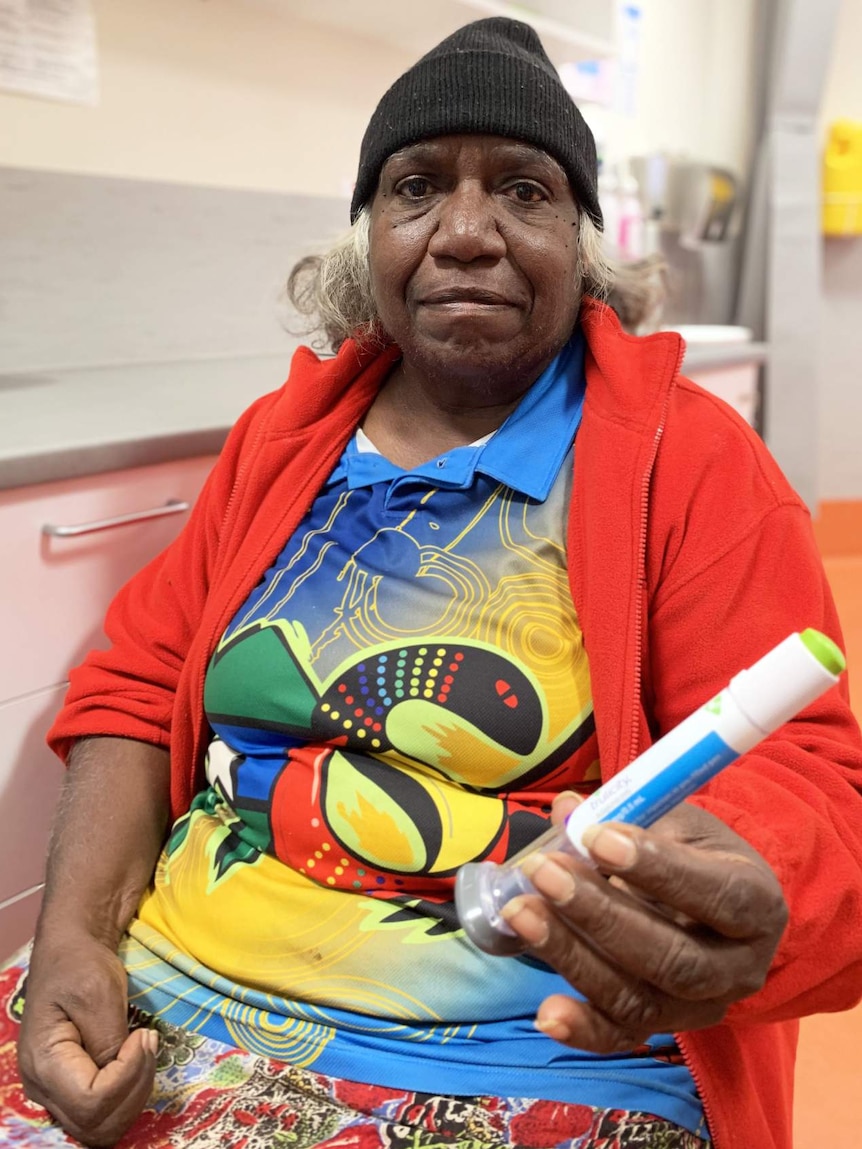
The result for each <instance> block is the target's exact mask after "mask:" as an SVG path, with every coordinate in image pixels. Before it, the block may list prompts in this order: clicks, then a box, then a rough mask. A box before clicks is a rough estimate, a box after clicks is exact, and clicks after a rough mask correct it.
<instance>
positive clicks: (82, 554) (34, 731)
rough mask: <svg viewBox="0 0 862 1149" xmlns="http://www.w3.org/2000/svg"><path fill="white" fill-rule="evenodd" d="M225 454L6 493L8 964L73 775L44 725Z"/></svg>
mask: <svg viewBox="0 0 862 1149" xmlns="http://www.w3.org/2000/svg"><path fill="white" fill-rule="evenodd" d="M214 461H215V460H214V458H213V457H211V456H207V457H203V458H197V459H183V460H180V461H177V462H171V463H159V464H156V465H154V466H148V467H138V468H134V469H130V470H126V471H114V472H110V473H108V474H104V475H94V476H90V477H87V478H81V479H69V480H65V481H63V482H58V483H46V484H43V485H39V486H32V487H21V488H18V489H15V490H10V491H3V492H0V537H2V548H0V554H2V556H3V559H2V564H0V591H2V593H0V632H2V635H3V642H2V644H0V650H2V652H3V657H2V659H0V962H2V960H3V959H4V958H5V957H7V956H8V955H9V954H10V953H11V952H12V951H13V950H14V949H16V948H17V947H18V946H19V945H21V944H23V942H24V941H26V939H27V937H28V936H29V934H30V933H31V932H32V927H33V923H34V921H35V916H36V914H37V912H38V905H39V899H40V895H39V888H40V886H41V883H42V881H43V878H44V858H45V850H46V846H47V841H48V833H49V828H50V824H51V817H52V814H53V808H54V803H55V801H56V795H57V789H58V786H59V783H60V778H61V777H62V767H61V766H60V764H59V763H58V762H57V760H56V759H55V758H54V756H53V755H52V754H51V753H50V752H49V751H48V749H47V748H46V747H45V744H44V741H45V732H46V731H47V729H48V727H49V726H50V724H51V721H52V719H53V716H54V714H55V713H56V711H57V709H58V707H59V706H60V704H61V702H62V699H63V694H64V691H65V680H66V677H67V675H68V672H69V670H70V669H71V667H73V666H74V665H76V663H78V662H79V661H80V660H81V658H82V657H83V656H84V654H86V652H87V651H88V650H89V649H91V648H92V647H94V646H97V645H101V644H103V643H104V642H105V639H104V635H103V633H102V626H101V623H102V618H103V616H104V612H105V608H106V607H107V605H108V603H109V601H110V600H111V598H112V597H113V595H114V594H115V593H116V591H117V590H118V589H119V588H120V587H121V586H122V585H123V583H125V582H126V581H127V580H128V579H129V578H130V577H131V576H132V575H133V574H134V573H135V571H137V570H139V569H140V567H142V566H143V565H144V564H145V563H147V562H149V560H150V559H152V558H153V557H154V556H155V555H156V554H158V553H159V551H161V550H162V549H163V548H164V547H165V546H167V545H168V543H170V542H171V540H172V539H173V538H174V537H175V536H176V535H177V534H178V532H179V531H180V529H181V528H182V526H183V524H184V523H185V521H186V519H187V517H188V511H187V510H183V509H181V505H182V504H184V503H185V504H189V505H190V504H192V503H193V502H194V500H195V498H196V497H197V495H198V492H199V491H200V488H201V486H202V485H203V482H204V480H205V478H206V476H207V474H208V473H209V471H210V469H211V467H212V465H213V463H214ZM107 523H110V524H111V525H105V524H107ZM46 528H48V530H46Z"/></svg>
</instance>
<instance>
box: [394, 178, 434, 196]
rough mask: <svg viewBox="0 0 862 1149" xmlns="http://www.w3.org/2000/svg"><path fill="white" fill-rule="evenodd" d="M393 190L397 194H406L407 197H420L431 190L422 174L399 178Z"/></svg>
mask: <svg viewBox="0 0 862 1149" xmlns="http://www.w3.org/2000/svg"><path fill="white" fill-rule="evenodd" d="M395 190H396V191H397V193H398V195H403V196H406V198H407V199H422V197H423V196H426V195H427V194H428V192H429V191H430V190H431V184H430V183H429V182H428V180H426V179H425V177H424V176H408V177H407V179H405V180H401V182H400V183H399V184H398V186H397V188H396V189H395Z"/></svg>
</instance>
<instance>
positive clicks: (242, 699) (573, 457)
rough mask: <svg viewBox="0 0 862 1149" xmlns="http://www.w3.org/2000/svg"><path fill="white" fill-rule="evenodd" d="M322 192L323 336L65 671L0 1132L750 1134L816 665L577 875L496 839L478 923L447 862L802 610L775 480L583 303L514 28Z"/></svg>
mask: <svg viewBox="0 0 862 1149" xmlns="http://www.w3.org/2000/svg"><path fill="white" fill-rule="evenodd" d="M444 97H445V98H444ZM352 219H353V229H352V233H351V238H350V240H349V242H348V243H347V244H346V245H344V246H342V247H341V248H339V249H337V250H336V251H335V252H334V253H333V254H332V255H331V256H329V257H327V258H325V259H324V260H323V261H321V262H318V263H313V264H312V265H311V266H310V267H309V266H308V265H306V266H305V267H304V268H302V269H300V272H299V273H298V279H295V280H294V287H295V290H296V292H297V293H298V297H301V298H303V299H305V300H306V302H307V303H308V305H309V306H312V307H316V308H317V309H318V310H319V311H320V313H321V315H322V320H323V323H324V325H325V326H326V328H327V329H328V331H329V332H330V335H331V336H332V338H333V341H334V344H335V345H336V346H337V348H338V353H337V355H336V357H335V358H334V359H331V360H322V361H321V360H318V359H317V357H316V356H314V355H313V354H312V353H311V352H309V351H308V350H306V349H301V350H300V351H299V352H297V354H296V356H295V358H294V361H293V365H292V368H291V375H290V378H289V380H288V382H287V384H286V385H285V388H284V389H283V390H282V391H280V392H278V393H276V394H275V395H271V396H266V397H264V398H263V399H261V400H260V401H259V402H258V403H256V404H255V405H254V406H253V407H252V408H251V409H250V410H249V411H248V412H247V413H246V415H245V416H243V418H242V419H241V420H240V422H239V423H238V425H237V427H236V428H235V429H234V431H233V432H232V434H231V437H230V439H229V441H228V444H227V446H226V448H225V451H224V454H223V456H222V458H221V460H220V462H219V464H218V465H217V467H216V468H215V470H214V472H213V474H212V476H211V477H210V479H209V481H208V483H207V486H206V488H205V490H204V492H203V494H202V496H201V499H200V501H199V503H198V506H197V507H196V509H195V512H194V514H193V516H192V518H191V520H190V522H189V524H188V527H187V528H186V530H185V531H184V532H183V534H182V535H181V537H180V538H179V540H178V541H177V542H176V543H175V544H174V545H173V546H172V547H171V548H169V550H168V551H167V552H165V554H163V555H162V556H161V557H160V558H159V559H157V560H156V561H155V562H154V563H153V564H151V565H150V567H148V568H147V569H146V570H145V571H143V572H142V573H141V574H140V575H139V576H138V577H137V578H136V579H135V580H133V581H132V583H131V584H129V586H128V587H126V588H125V590H124V591H123V592H122V593H121V594H120V596H119V597H118V599H117V600H116V601H115V603H114V604H113V606H112V608H111V611H110V613H109V616H108V620H107V624H106V629H107V632H108V634H109V637H110V639H111V641H112V647H111V649H110V650H109V651H107V652H104V653H102V652H97V653H94V654H92V655H91V656H90V657H89V658H88V659H87V661H86V662H85V664H84V666H83V667H82V668H80V669H79V670H78V671H77V672H75V674H74V675H73V679H72V684H71V688H70V692H69V696H68V698H67V702H66V706H65V708H64V710H63V712H62V713H61V715H60V716H59V718H58V720H57V723H56V725H55V727H54V729H53V731H52V735H51V737H52V740H53V743H54V745H55V746H56V747H57V749H58V750H59V751H60V752H61V753H63V754H68V755H69V759H70V772H69V776H68V781H67V784H66V787H65V789H64V794H63V799H62V803H61V812H60V815H59V816H58V821H57V832H56V834H55V839H54V842H53V845H52V852H51V858H50V863H49V876H48V887H47V891H46V898H45V906H44V910H43V913H42V916H41V919H40V922H39V927H38V930H37V937H36V942H35V947H34V950H33V955H32V960H31V964H30V971H29V979H28V982H27V985H26V1008H25V1010H24V1013H23V1024H22V1026H21V1033H20V1041H19V1057H20V1067H21V1076H22V1079H23V1083H24V1089H25V1090H26V1092H27V1095H28V1096H29V1098H31V1099H32V1102H33V1104H32V1105H31V1104H30V1103H25V1102H23V1101H22V1100H21V1096H20V1092H16V1088H15V1087H14V1086H13V1087H12V1088H11V1089H10V1090H9V1091H8V1093H7V1096H8V1097H9V1099H10V1102H9V1103H7V1108H8V1109H9V1110H10V1111H11V1110H14V1112H12V1113H11V1115H10V1116H9V1117H4V1118H3V1121H4V1123H5V1124H4V1125H0V1130H5V1135H6V1137H7V1140H12V1141H14V1137H16V1136H17V1138H18V1140H19V1141H23V1142H24V1143H26V1144H33V1145H54V1144H61V1143H63V1140H62V1134H61V1133H60V1132H59V1130H58V1129H57V1127H49V1126H47V1125H44V1124H43V1125H42V1126H39V1129H40V1131H39V1132H38V1133H37V1132H36V1123H37V1122H38V1116H37V1115H38V1113H39V1110H38V1109H37V1106H38V1105H44V1106H45V1107H46V1108H47V1109H48V1110H49V1111H50V1112H51V1113H53V1114H54V1116H55V1117H56V1118H57V1120H58V1121H59V1123H60V1125H61V1126H62V1127H64V1128H65V1129H67V1130H69V1131H70V1132H71V1133H73V1134H75V1135H76V1136H78V1137H80V1138H81V1139H82V1140H84V1141H85V1142H87V1143H89V1144H94V1145H107V1144H113V1143H114V1142H115V1141H116V1139H117V1138H118V1137H120V1136H121V1134H123V1133H124V1131H126V1130H129V1133H128V1137H127V1140H126V1141H124V1144H126V1145H148V1146H153V1145H180V1144H182V1145H195V1146H215V1145H220V1146H221V1145H236V1146H244V1147H248V1146H252V1145H287V1144H290V1145H294V1146H298V1147H303V1146H312V1145H328V1146H333V1147H334V1146H336V1145H337V1146H342V1147H345V1146H357V1147H358V1146H362V1147H365V1146H378V1145H380V1146H382V1145H387V1146H401V1145H404V1146H406V1145H408V1144H409V1145H415V1146H427V1147H429V1149H430V1146H438V1145H455V1146H462V1147H466V1146H477V1147H478V1146H489V1147H490V1146H500V1145H532V1146H542V1147H544V1149H547V1147H549V1146H553V1145H572V1146H605V1145H607V1146H612V1145H613V1146H616V1145H632V1146H633V1145H644V1146H647V1145H649V1146H664V1147H665V1149H671V1147H677V1146H679V1147H685V1149H695V1147H698V1146H703V1145H704V1144H705V1143H707V1142H709V1141H710V1140H711V1143H712V1144H713V1145H715V1146H717V1147H719V1149H730V1147H738V1149H743V1147H745V1149H748V1147H749V1146H751V1145H758V1146H763V1147H769V1146H775V1147H782V1149H784V1147H788V1146H789V1145H790V1113H789V1104H790V1102H789V1098H790V1080H791V1073H792V1056H793V1047H794V1040H795V1032H796V1026H795V1022H794V1020H793V1019H794V1018H796V1017H798V1016H799V1015H800V1014H802V1013H805V1012H810V1011H812V1010H818V1009H839V1008H843V1007H846V1006H849V1005H851V1004H853V1002H854V1000H855V998H856V996H858V970H859V963H860V960H862V939H860V936H859V931H858V929H857V928H855V926H854V921H855V920H856V917H857V915H858V912H859V908H860V902H862V874H861V873H860V855H862V818H860V809H862V802H860V797H859V793H858V783H859V779H860V762H862V743H860V737H859V731H858V728H857V727H856V724H855V723H854V721H853V719H852V717H851V714H850V711H849V707H848V703H847V697H846V692H845V691H844V689H843V687H842V688H836V689H835V690H833V691H831V692H830V693H829V694H828V695H827V696H825V697H824V698H823V699H822V700H821V701H820V702H818V703H817V704H815V705H814V706H812V707H811V708H809V710H807V711H806V712H805V713H804V714H803V715H801V716H800V717H799V718H798V719H796V720H795V721H794V722H792V723H789V724H787V725H786V726H785V727H783V728H782V729H781V730H780V731H779V732H778V733H777V734H776V735H774V736H773V737H771V738H770V739H768V740H767V741H766V742H765V743H763V744H762V745H761V747H759V748H758V749H757V751H756V752H754V753H752V754H749V755H747V756H746V757H745V758H743V759H741V760H740V761H739V763H737V764H736V765H734V766H732V767H730V768H728V769H727V770H726V771H724V773H723V774H722V775H721V776H720V777H719V778H718V779H717V780H715V781H714V782H713V783H712V784H711V785H710V786H709V787H708V788H707V789H706V790H705V791H704V792H703V793H701V794H700V795H698V796H697V797H696V799H694V800H692V801H690V802H688V803H686V804H684V805H683V806H682V807H680V808H678V809H677V810H676V811H674V812H673V813H672V814H670V815H668V816H667V817H666V818H665V819H663V820H662V822H661V823H660V824H658V825H657V826H656V827H654V828H653V829H652V830H650V831H639V830H636V829H634V828H631V827H619V828H610V829H604V830H602V832H601V833H598V834H597V835H595V836H594V838H593V841H592V843H591V850H592V852H593V856H594V858H595V860H596V861H597V862H598V863H599V865H600V867H601V875H598V874H596V873H594V872H593V871H592V870H589V869H587V868H585V867H582V866H579V865H577V864H574V863H571V864H569V865H568V866H567V867H564V866H563V865H562V864H556V863H554V862H546V863H545V864H544V865H543V866H542V867H541V868H539V869H537V870H536V872H535V874H534V881H535V883H536V886H537V887H538V889H539V890H540V891H541V893H542V894H543V895H545V896H544V898H540V897H532V898H527V899H516V900H515V901H513V902H512V903H511V904H510V905H509V906H508V907H507V909H506V916H507V918H508V920H509V921H510V923H511V925H512V927H513V929H514V930H515V931H516V932H517V933H519V934H520V935H521V936H522V938H524V939H525V941H527V942H528V943H529V945H530V947H531V948H530V953H529V954H528V955H526V956H524V957H523V958H518V959H507V960H501V959H493V958H488V957H487V956H486V955H484V954H481V953H479V952H478V951H476V950H474V949H473V948H472V947H471V946H470V945H469V944H468V943H467V942H466V940H465V939H464V937H463V934H462V933H461V931H460V930H459V929H458V923H457V920H456V919H455V917H454V914H453V907H452V901H451V896H452V883H453V877H454V874H455V873H456V872H457V869H458V867H459V866H460V865H461V864H462V863H463V862H465V861H470V860H474V859H476V858H490V859H493V860H500V859H502V858H505V857H507V856H510V855H511V854H512V853H513V852H515V851H516V850H518V849H520V848H521V847H522V846H523V845H525V844H526V843H527V842H529V841H530V840H531V839H532V838H533V837H535V836H536V835H537V834H538V832H539V831H540V830H541V829H542V828H543V827H544V826H545V824H546V821H547V818H548V816H549V813H550V810H551V806H552V804H554V803H555V804H556V811H555V812H556V814H557V815H559V814H560V813H561V812H563V811H564V810H565V808H567V806H569V805H571V803H572V802H573V801H575V800H576V797H575V795H576V794H577V793H578V792H580V793H585V792H589V791H590V790H591V789H592V788H593V787H594V786H595V785H596V784H597V783H598V781H599V777H600V776H601V777H609V776H611V775H612V774H614V773H615V772H616V771H618V770H619V769H620V768H621V767H622V766H623V765H625V764H626V762H628V761H629V760H630V759H631V758H632V757H633V756H634V755H635V754H636V753H638V751H639V750H641V749H642V748H644V747H645V746H646V745H648V744H649V742H650V741H651V740H652V739H653V738H654V737H655V736H656V735H657V734H659V733H661V732H662V731H665V730H667V729H669V728H671V727H672V726H674V725H675V724H676V723H677V722H678V721H680V720H681V719H682V718H683V717H685V716H686V714H687V713H688V712H690V711H691V710H692V709H693V708H694V707H695V706H697V705H699V704H700V703H702V702H703V701H704V700H705V699H707V698H709V697H710V696H711V695H712V694H713V693H715V692H716V690H717V689H719V688H720V687H721V686H722V685H724V683H725V682H726V681H727V680H728V679H729V678H730V677H731V675H732V674H733V673H734V672H735V671H736V670H738V669H739V668H740V667H741V666H744V665H747V664H749V663H751V662H752V661H754V660H755V659H756V658H757V657H758V656H759V655H761V654H762V653H763V652H764V651H765V650H767V649H768V648H769V647H770V646H772V645H773V644H774V643H775V642H776V641H778V640H779V639H781V638H783V637H784V636H785V635H786V634H787V633H789V632H790V631H792V630H794V629H800V628H802V627H804V626H809V625H813V626H817V627H819V628H821V629H823V630H825V631H827V632H828V633H830V634H832V635H833V636H835V637H838V623H837V619H836V617H835V612H834V608H833V606H832V603H831V599H830V597H829V593H828V589H827V587H826V583H825V579H824V576H823V572H822V569H821V566H820V563H819V560H818V559H817V556H816V552H815V549H814V546H813V543H812V541H811V534H810V528H809V523H808V519H807V514H806V512H805V509H804V507H803V506H802V505H801V503H800V502H799V500H798V498H797V497H796V496H795V495H794V494H793V492H792V491H791V490H790V489H789V487H788V486H787V483H786V481H785V480H784V479H783V477H782V476H781V474H780V473H779V471H778V469H777V467H776V466H775V464H774V462H773V461H772V460H771V459H770V457H769V456H768V454H767V453H766V451H765V450H764V448H763V446H762V444H761V443H760V441H759V440H758V439H757V437H756V436H755V435H754V434H753V433H752V432H751V431H750V430H749V429H748V428H747V427H745V426H744V425H743V424H742V423H741V421H740V420H738V419H737V418H736V417H735V416H734V415H733V414H732V413H731V412H730V411H729V410H728V409H727V408H726V407H724V406H723V405H722V404H721V403H720V402H718V401H717V400H714V399H713V398H711V397H709V396H707V395H706V394H705V393H704V392H702V391H700V390H699V389H698V388H697V387H695V386H694V385H693V384H691V383H688V382H687V381H685V380H683V379H681V378H680V377H679V375H678V370H679V364H680V360H681V344H680V341H679V339H678V338H677V337H675V336H672V335H659V336H653V337H651V338H649V339H636V338H633V337H629V336H626V335H624V334H623V333H622V332H621V330H620V327H619V324H618V323H617V321H616V319H615V317H614V315H613V313H612V312H611V311H610V310H609V309H608V308H607V307H605V306H603V305H602V304H601V303H599V302H597V301H596V300H595V299H594V298H592V297H589V296H586V295H585V288H587V287H589V289H590V290H592V291H596V290H597V287H598V284H597V280H598V279H600V264H599V263H598V262H597V259H596V251H597V243H596V230H597V228H599V227H600V225H601V213H600V209H599V205H598V201H597V197H596V162H595V149H594V146H593V142H592V138H591V136H590V134H589V132H588V130H587V128H586V126H585V125H584V123H583V121H582V119H581V117H580V115H579V113H578V112H577V110H576V109H575V108H574V105H572V104H571V101H570V100H569V99H568V97H567V96H566V94H565V92H564V90H563V89H562V87H561V85H560V84H559V81H558V79H557V77H556V74H555V73H554V71H553V69H552V68H551V66H550V64H549V63H548V61H547V58H546V57H545V55H544V53H543V51H542V49H541V46H540V44H539V42H538V40H537V38H536V37H535V34H534V33H533V32H532V31H531V30H530V29H529V28H527V27H526V26H524V25H521V24H518V23H516V22H512V21H508V20H499V19H493V20H487V21H480V22H478V23H476V24H474V25H470V26H469V27H467V28H464V29H461V30H460V31H459V32H458V33H456V34H455V35H454V36H452V37H450V38H449V39H448V40H446V41H444V42H443V43H442V44H441V45H439V46H438V48H437V49H435V50H434V51H433V52H432V53H430V54H429V55H428V56H427V57H425V58H423V60H421V61H420V62H419V63H418V64H417V65H416V66H415V67H414V68H413V69H411V70H410V71H409V72H407V73H406V74H405V75H404V76H403V77H401V79H400V80H399V81H398V82H397V83H396V84H395V85H394V87H393V88H392V89H391V90H390V92H388V93H387V94H386V95H385V96H384V98H383V100H382V101H381V104H380V106H379V107H378V109H377V112H376V113H375V115H374V117H373V119H372V121H371V124H370V125H369V129H368V131H367V133H366V136H365V139H364V141H363V146H362V154H361V160H360V169H359V177H358V180H357V185H356V192H355V195H354V200H353V207H352ZM309 274H310V275H311V281H310V282H309V280H308V279H307V278H306V277H307V276H308V275H309ZM571 792H574V794H572V793H571ZM169 827H172V828H171V829H170V831H169V833H168V830H169ZM166 833H167V840H165V838H166ZM788 908H789V913H788ZM788 920H789V924H788ZM785 927H786V928H785ZM118 948H119V953H120V958H119V959H118V957H117V950H118ZM22 971H23V966H19V967H16V968H15V969H13V970H12V971H10V973H9V974H8V975H7V984H8V986H9V989H10V990H11V991H12V995H11V999H10V1003H9V1007H8V1009H7V1014H15V1013H16V1011H17V1012H20V988H19V987H20V981H21V974H22ZM127 977H128V987H129V988H128V997H127V992H126V979H127ZM129 1002H130V1003H131V1004H132V1006H133V1010H132V1017H131V1022H132V1031H131V1033H130V1032H129V1019H128V1017H127V1004H128V1003H129ZM140 1011H143V1014H142V1013H141V1012H140ZM142 1023H143V1024H142ZM157 1067H158V1072H157ZM148 1098H149V1100H148ZM142 1111H143V1112H142Z"/></svg>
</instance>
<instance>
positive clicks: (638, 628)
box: [628, 353, 720, 1149]
mask: <svg viewBox="0 0 862 1149" xmlns="http://www.w3.org/2000/svg"><path fill="white" fill-rule="evenodd" d="M682 358H683V355H682V353H680V355H679V357H678V359H677V362H676V366H675V370H674V374H673V378H674V379H675V378H676V376H677V374H678V373H679V369H680V367H681V366H682ZM670 394H671V388H670V387H668V389H667V393H666V394H665V397H664V401H663V402H662V409H661V415H660V417H659V422H658V426H657V427H656V429H655V435H654V436H653V444H652V452H651V454H650V457H649V461H648V463H647V467H646V470H645V471H644V474H643V478H642V480H641V497H640V524H639V531H640V533H639V537H638V566H637V577H638V581H637V603H636V605H635V677H634V690H633V699H632V725H631V744H630V746H629V757H628V761H629V762H631V761H633V760H634V759H635V758H636V757H637V755H638V752H639V750H640V746H639V740H638V729H639V727H640V721H639V719H640V714H639V711H640V701H641V699H640V695H641V681H642V677H643V675H642V664H643V621H644V618H643V601H644V590H645V587H646V551H647V520H648V518H649V488H650V482H651V481H652V473H653V469H654V468H655V461H656V457H657V456H658V449H659V446H660V444H661V439H662V435H663V434H664V428H665V423H666V422H667V412H668V407H669V405H670ZM674 1036H675V1038H676V1043H677V1046H678V1047H679V1051H680V1053H681V1054H682V1057H683V1060H684V1061H685V1064H686V1066H687V1067H688V1071H689V1073H690V1074H691V1077H692V1081H694V1084H695V1088H696V1089H697V1094H698V1097H699V1098H700V1101H701V1105H702V1106H703V1116H704V1120H705V1121H706V1124H707V1127H708V1129H709V1135H710V1137H711V1138H712V1145H713V1149H720V1147H719V1143H718V1140H717V1139H716V1137H715V1134H714V1132H713V1122H712V1106H711V1104H710V1102H709V1099H708V1095H707V1092H706V1091H705V1090H704V1087H703V1079H702V1077H701V1076H700V1073H699V1072H698V1070H697V1068H696V1066H695V1064H694V1063H693V1061H692V1057H691V1054H690V1053H689V1052H688V1049H687V1041H686V1038H685V1035H684V1034H680V1033H677V1034H675V1035H674Z"/></svg>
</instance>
